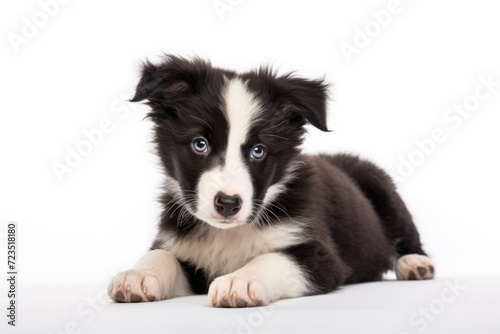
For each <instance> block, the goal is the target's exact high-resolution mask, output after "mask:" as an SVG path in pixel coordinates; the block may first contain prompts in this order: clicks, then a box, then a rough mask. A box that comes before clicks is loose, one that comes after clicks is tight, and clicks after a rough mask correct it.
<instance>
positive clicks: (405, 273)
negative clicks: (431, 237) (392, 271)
mask: <svg viewBox="0 0 500 334" xmlns="http://www.w3.org/2000/svg"><path fill="white" fill-rule="evenodd" d="M411 273H413V275H414V278H411V277H410V275H411ZM434 274H435V273H434V266H433V265H432V262H431V260H430V259H429V258H428V257H427V256H425V255H419V254H408V255H404V256H402V257H400V258H399V259H398V260H397V262H396V277H397V278H398V280H408V279H417V280H423V279H432V278H434Z"/></svg>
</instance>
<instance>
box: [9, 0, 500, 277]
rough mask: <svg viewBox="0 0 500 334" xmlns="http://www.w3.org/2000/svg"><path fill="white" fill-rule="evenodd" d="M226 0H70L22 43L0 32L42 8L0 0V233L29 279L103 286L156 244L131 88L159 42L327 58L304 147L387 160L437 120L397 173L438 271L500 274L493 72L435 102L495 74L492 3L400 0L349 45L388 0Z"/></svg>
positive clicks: (282, 61) (148, 159)
mask: <svg viewBox="0 0 500 334" xmlns="http://www.w3.org/2000/svg"><path fill="white" fill-rule="evenodd" d="M221 2H226V0H224V1H221ZM232 2H233V3H236V4H235V5H234V8H232V10H231V11H227V12H224V13H223V14H222V17H221V15H219V14H218V13H217V11H216V10H215V8H214V3H216V2H215V1H212V0H207V1H105V2H103V1H69V2H68V3H67V4H64V5H60V6H59V8H58V10H57V12H56V13H55V14H54V15H53V17H50V18H49V19H48V22H47V23H46V24H45V25H44V26H40V27H39V28H38V31H37V32H36V34H34V36H32V37H30V38H27V39H26V41H25V43H23V44H21V45H18V50H17V51H16V50H15V48H14V47H13V45H12V43H11V42H10V41H9V38H12V36H13V34H17V35H21V34H22V29H23V26H24V25H25V24H26V21H25V19H24V18H26V20H28V21H30V22H33V21H34V18H33V17H34V16H35V17H37V15H42V16H43V14H39V12H41V11H43V9H42V7H41V5H40V4H39V2H38V1H32V0H29V1H16V2H3V3H2V5H1V8H0V22H1V37H2V38H1V43H0V47H1V57H2V58H1V60H2V61H1V62H0V68H1V76H0V92H1V100H0V108H1V109H0V159H1V163H0V222H1V223H2V225H1V226H3V227H2V231H1V232H2V234H3V243H2V244H4V242H5V232H6V227H5V226H6V223H7V222H8V221H16V222H18V224H19V236H18V237H19V247H20V250H19V259H20V260H19V261H20V269H19V271H20V277H22V283H23V284H27V283H31V284H46V283H52V284H60V283H68V284H80V283H88V282H98V283H99V284H101V283H102V285H103V286H106V285H107V283H108V280H109V278H110V277H111V276H113V274H114V273H115V272H117V271H120V270H124V269H127V268H128V267H130V266H131V265H133V263H134V262H135V261H136V260H137V259H138V258H139V257H140V256H141V255H142V254H143V253H144V252H145V251H146V250H147V249H148V247H149V246H150V243H151V241H152V239H153V237H154V235H155V227H156V223H157V220H158V216H159V213H160V208H159V205H158V204H157V203H156V201H155V199H156V197H157V195H159V194H160V190H159V188H160V184H161V180H162V176H161V169H160V168H159V167H158V165H157V160H156V158H155V156H154V154H153V151H152V145H151V143H150V139H151V123H150V122H149V121H148V120H142V119H143V117H144V115H145V114H146V112H147V108H146V107H145V106H144V105H131V104H128V103H125V102H123V101H124V100H125V99H127V98H130V97H131V96H132V91H133V89H134V87H135V84H136V83H137V80H138V73H139V70H138V69H139V65H140V62H141V61H142V60H144V59H145V58H146V57H148V58H149V59H151V60H153V61H154V60H157V59H158V56H159V55H161V54H162V52H166V53H175V54H180V55H186V56H191V55H195V54H196V55H199V56H202V57H205V58H207V59H210V60H211V61H212V62H213V64H215V65H218V66H222V67H228V68H232V69H237V70H248V69H251V68H253V67H255V66H258V65H260V64H272V65H274V66H275V67H276V68H279V70H280V72H281V73H284V72H287V71H291V70H298V73H299V74H300V75H302V76H306V77H322V76H325V78H326V80H327V81H329V82H331V83H333V84H334V86H333V87H332V91H331V92H332V97H333V99H332V102H331V103H330V108H329V109H330V115H329V126H330V128H331V129H333V130H334V133H328V134H326V133H321V132H320V131H317V130H311V131H310V134H309V136H308V138H307V142H306V143H305V145H304V149H305V150H306V151H308V152H353V153H358V154H360V155H361V156H364V157H367V158H369V159H371V160H373V161H375V162H377V163H378V164H380V165H381V166H382V167H384V168H385V169H387V170H388V171H389V173H390V174H391V175H393V176H395V177H397V176H398V169H399V168H400V159H401V158H402V157H404V158H405V159H408V158H409V157H410V155H412V154H413V155H414V156H417V155H418V154H419V153H414V152H415V151H416V150H418V147H417V144H416V143H415V141H421V140H423V139H425V138H430V136H431V134H432V132H433V131H434V130H435V129H437V128H441V129H443V131H444V132H445V135H446V140H445V141H444V142H443V143H439V144H436V146H435V148H434V150H433V151H432V152H431V153H430V154H428V155H426V156H425V159H424V161H423V162H422V163H421V164H420V165H419V166H416V168H415V170H414V171H413V173H412V174H411V175H410V176H408V177H405V178H401V177H400V178H398V186H399V189H400V191H401V193H402V195H403V197H404V198H405V200H406V201H407V204H408V206H409V208H410V210H411V212H412V213H413V215H414V217H415V221H416V223H417V225H418V227H419V229H420V232H421V235H422V239H423V242H424V244H425V249H426V250H427V251H428V253H429V254H430V255H431V256H432V257H433V259H434V261H435V262H436V267H437V270H438V276H440V277H450V276H457V275H458V276H500V266H498V259H497V257H498V254H500V246H499V242H498V235H499V232H500V228H499V225H500V219H499V218H500V216H499V211H498V200H499V196H498V189H499V188H500V180H499V176H498V171H499V170H500V162H499V159H498V157H497V156H498V152H499V150H498V145H499V143H500V134H499V131H498V130H497V128H498V126H499V124H500V86H497V87H495V88H494V92H493V93H491V94H490V96H489V97H488V98H485V99H484V100H483V101H480V103H479V106H478V107H477V108H476V109H475V110H474V111H472V112H471V113H470V116H469V117H468V118H466V119H464V120H463V122H462V123H461V124H460V125H459V126H457V127H456V128H454V127H453V126H452V123H449V122H446V121H445V120H444V118H443V117H444V115H445V114H446V112H447V110H448V109H449V108H452V107H453V105H454V104H461V103H463V102H464V101H465V100H467V99H470V98H471V96H473V95H474V93H475V89H476V87H477V86H478V85H479V84H480V81H479V79H478V77H484V78H487V77H488V76H491V77H492V78H493V80H494V81H496V82H499V81H500V68H499V64H500V63H499V62H500V43H499V37H498V31H500V20H499V19H498V13H499V10H498V9H499V8H498V6H497V3H496V2H495V1H493V0H492V1H456V0H455V1H451V0H449V1H439V2H438V1H431V0H422V1H410V0H401V3H400V6H399V12H398V13H397V14H394V15H392V17H391V20H390V22H389V23H388V24H387V25H386V26H385V27H382V28H381V29H380V31H379V32H378V34H377V33H376V31H375V30H372V31H371V34H372V37H370V38H369V42H366V41H365V42H366V44H368V45H367V46H365V47H362V48H359V50H358V53H357V54H354V55H352V57H350V61H349V60H348V59H347V57H346V56H345V55H344V53H343V52H342V51H341V45H342V43H348V44H351V45H353V43H354V39H355V38H356V35H359V33H357V31H359V30H358V29H361V30H364V29H366V28H367V27H368V28H370V27H371V28H372V29H376V26H374V25H373V22H375V19H374V16H373V14H371V12H372V11H375V12H379V11H380V10H382V9H386V8H387V6H388V1H371V0H370V1H368V0H367V1H343V2H328V5H327V2H326V1H264V0H260V1H232ZM238 3H239V4H238ZM42 19H43V17H42ZM35 21H36V20H35ZM42 21H43V20H42ZM35 23H36V22H35ZM38 23H39V22H38ZM42 23H43V22H42ZM373 31H375V33H374V32H373ZM9 36H10V37H9ZM359 38H360V37H359V36H358V39H359ZM358 42H359V41H358ZM344 45H345V44H344ZM482 92H486V90H482ZM106 119H109V121H111V122H112V130H111V131H110V132H109V133H107V134H104V136H103V138H102V141H101V142H100V143H98V145H96V146H94V147H93V149H92V152H91V153H90V154H88V155H87V156H85V157H84V158H83V159H82V161H81V163H80V164H79V165H78V166H77V167H75V168H74V169H73V170H72V171H71V172H70V173H66V174H64V175H63V176H62V180H60V179H58V177H57V176H56V173H55V172H54V170H53V164H54V163H55V162H59V163H65V159H66V156H67V154H68V150H69V149H76V147H77V145H79V143H81V142H82V141H85V140H86V137H85V135H84V134H83V133H84V131H90V130H92V129H96V128H98V127H99V124H100V123H101V122H102V121H103V120H106ZM1 249H3V250H4V249H5V245H3V246H1ZM2 256H3V255H2Z"/></svg>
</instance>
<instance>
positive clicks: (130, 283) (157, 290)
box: [108, 269, 162, 303]
mask: <svg viewBox="0 0 500 334" xmlns="http://www.w3.org/2000/svg"><path fill="white" fill-rule="evenodd" d="M108 295H109V297H110V298H111V299H112V300H114V301H115V302H119V303H137V302H152V301H155V300H161V299H162V291H161V286H160V281H159V277H158V276H157V275H156V274H154V273H153V272H150V271H146V270H134V269H132V270H127V271H123V272H121V273H119V274H118V275H116V276H115V277H114V278H113V280H112V281H111V283H110V284H109V288H108Z"/></svg>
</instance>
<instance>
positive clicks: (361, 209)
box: [109, 56, 434, 307]
mask: <svg viewBox="0 0 500 334" xmlns="http://www.w3.org/2000/svg"><path fill="white" fill-rule="evenodd" d="M327 89H328V86H327V85H326V84H325V83H324V82H323V81H322V80H308V79H304V78H300V77H297V76H295V75H293V74H287V75H281V76H279V75H277V74H276V73H273V72H272V71H271V70H269V69H267V68H260V69H258V70H256V71H251V72H247V73H236V72H234V71H228V70H224V69H220V68H215V67H213V66H212V65H211V64H210V63H209V62H206V61H204V60H201V59H198V58H194V59H184V58H179V57H176V56H166V57H165V59H164V60H163V62H161V63H160V64H158V65H154V64H151V63H149V62H146V63H145V64H144V67H143V71H142V77H141V80H140V82H139V84H138V86H137V90H136V94H135V96H134V98H133V99H132V100H131V101H132V102H139V101H143V100H147V104H148V105H149V106H150V107H151V112H150V113H149V115H148V116H149V118H150V119H151V120H152V121H153V122H154V125H155V142H156V144H157V149H158V154H159V156H160V158H161V161H162V164H163V166H164V168H165V172H166V175H167V183H166V190H165V193H164V195H163V196H162V197H161V202H162V204H163V206H164V209H163V210H164V211H163V213H162V218H161V221H160V224H159V232H158V236H157V238H156V240H155V241H154V243H153V246H152V247H151V251H150V252H148V253H147V254H146V255H145V256H144V257H143V258H142V259H141V260H140V261H139V262H138V264H137V265H136V267H135V268H134V269H132V270H129V271H125V272H123V273H120V274H119V275H117V277H115V278H114V279H113V281H112V282H111V284H110V286H109V295H110V296H111V298H112V299H113V300H115V301H117V302H137V301H153V300H162V299H167V298H171V297H175V296H183V295H188V294H192V293H203V294H204V293H208V295H209V301H210V303H211V304H212V305H214V306H223V307H243V306H257V305H265V304H268V303H270V302H272V301H274V300H277V299H281V298H290V297H298V296H304V295H312V294H319V293H326V292H329V291H332V290H334V289H336V288H338V287H339V286H341V285H343V284H349V283H358V282H367V281H374V280H380V279H381V277H382V274H383V273H384V272H386V271H387V270H390V269H393V262H394V259H399V260H398V262H397V264H396V267H397V268H396V269H397V277H398V279H429V278H432V277H433V276H434V267H433V266H432V264H431V262H430V260H429V259H428V257H427V256H426V254H425V252H424V251H423V249H422V246H421V243H420V239H419V234H418V232H417V229H416V228H415V225H414V224H413V221H412V218H411V216H410V214H409V212H408V210H407V208H406V206H405V204H404V203H403V201H402V199H401V197H400V196H399V195H398V193H397V192H396V189H395V187H394V184H393V182H392V181H391V179H390V178H389V176H388V175H387V174H386V173H385V172H384V171H382V170H381V169H380V168H378V167H377V166H375V165H374V164H372V163H370V162H368V161H365V160H362V159H359V158H358V157H355V156H351V155H343V154H341V155H333V156H331V155H317V156H310V155H304V154H301V153H300V150H299V145H300V144H301V142H302V140H303V136H304V134H305V130H304V125H305V124H306V123H310V124H312V125H313V126H315V127H316V128H318V129H320V130H322V131H328V128H327V124H326V100H327Z"/></svg>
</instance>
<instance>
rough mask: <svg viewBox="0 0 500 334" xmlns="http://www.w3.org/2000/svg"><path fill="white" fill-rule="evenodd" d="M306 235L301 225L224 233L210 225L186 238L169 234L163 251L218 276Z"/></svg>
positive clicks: (295, 243) (246, 227)
mask: <svg viewBox="0 0 500 334" xmlns="http://www.w3.org/2000/svg"><path fill="white" fill-rule="evenodd" d="M303 232H304V230H303V228H302V227H301V226H300V224H299V223H297V222H289V223H288V224H285V225H278V226H270V227H267V228H264V229H257V228H255V227H252V226H247V225H243V226H237V227H234V228H231V229H226V230H220V229H216V228H213V227H210V226H208V225H207V228H206V229H203V233H196V234H195V235H192V236H187V237H185V238H182V239H180V238H176V237H173V236H170V235H165V236H164V237H163V244H162V248H163V249H165V250H167V251H170V252H171V253H172V254H173V255H174V256H175V257H177V258H178V259H179V260H182V261H188V262H190V263H192V264H193V265H195V266H196V267H197V268H203V269H204V270H205V272H206V273H207V274H208V275H209V276H210V277H217V276H220V275H225V274H228V273H231V272H234V271H235V270H238V269H239V268H241V267H243V266H244V265H245V264H246V263H248V262H249V261H250V260H252V259H253V258H255V257H256V256H258V255H261V254H265V253H269V252H273V251H276V250H280V249H284V248H286V247H289V246H292V245H297V244H300V243H302V242H304V241H305V240H306V238H307V237H306V236H305V235H304V233H303Z"/></svg>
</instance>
